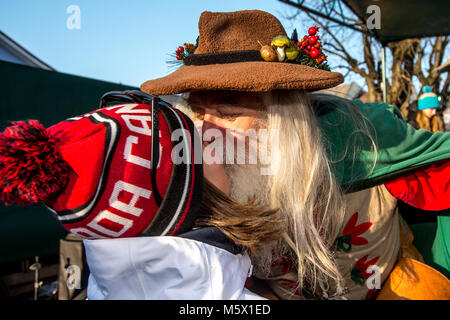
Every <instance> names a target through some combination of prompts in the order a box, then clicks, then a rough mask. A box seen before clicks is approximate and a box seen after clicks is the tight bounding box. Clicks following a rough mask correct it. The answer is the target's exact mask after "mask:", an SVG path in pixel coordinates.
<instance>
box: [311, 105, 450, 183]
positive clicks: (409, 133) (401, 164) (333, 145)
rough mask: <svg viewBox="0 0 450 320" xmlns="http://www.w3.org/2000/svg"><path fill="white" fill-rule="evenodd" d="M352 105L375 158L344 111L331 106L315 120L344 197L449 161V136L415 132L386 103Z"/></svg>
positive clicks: (397, 112) (420, 131) (449, 134)
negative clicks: (421, 168) (344, 190)
mask: <svg viewBox="0 0 450 320" xmlns="http://www.w3.org/2000/svg"><path fill="white" fill-rule="evenodd" d="M348 103H352V102H351V101H348ZM353 103H354V104H353V107H355V106H356V107H357V108H358V109H359V110H360V111H361V114H362V115H363V122H364V123H365V124H366V126H367V129H368V130H367V132H370V135H371V136H372V138H373V142H374V143H375V145H376V148H377V152H374V149H373V144H372V142H371V140H370V139H369V138H368V137H367V135H364V134H362V133H361V132H363V131H361V130H360V128H361V126H358V125H357V121H355V118H354V115H353V116H352V114H351V113H350V112H349V109H348V107H347V106H345V105H343V104H341V105H335V106H334V107H333V108H328V110H327V112H323V114H322V115H319V118H318V119H319V123H320V126H321V128H322V131H323V133H324V140H325V146H326V149H327V153H328V156H329V158H330V160H331V163H332V167H333V170H334V172H335V175H336V178H337V180H338V182H339V183H340V184H341V185H342V186H343V187H345V188H346V190H347V191H356V190H361V189H364V188H366V187H371V186H373V185H377V184H380V183H383V182H385V181H388V180H390V179H393V178H394V177H395V176H396V175H399V174H401V173H403V172H407V171H410V170H414V169H415V168H417V167H420V166H423V165H426V164H430V163H433V162H436V161H439V160H442V159H446V158H450V133H444V132H437V133H431V132H429V131H426V130H416V129H414V128H413V127H411V126H410V125H409V124H408V123H407V122H406V121H405V120H404V119H403V118H402V115H401V113H400V110H399V109H398V108H397V107H395V106H392V105H389V104H386V103H362V102H361V101H360V100H355V101H353Z"/></svg>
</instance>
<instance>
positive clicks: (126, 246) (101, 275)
mask: <svg viewBox="0 0 450 320" xmlns="http://www.w3.org/2000/svg"><path fill="white" fill-rule="evenodd" d="M101 106H102V108H101V109H98V110H95V111H93V112H90V113H88V114H84V115H82V116H79V117H74V118H70V119H67V120H65V121H63V122H60V123H58V124H56V125H54V126H52V127H50V128H48V129H46V128H44V126H42V124H40V123H39V122H38V121H36V120H30V121H24V122H15V123H13V125H12V126H11V127H9V128H7V129H6V130H5V131H4V132H3V133H0V140H1V141H3V142H4V143H5V145H7V146H8V148H4V149H3V150H4V152H5V154H2V157H0V168H4V170H2V171H1V172H0V178H1V179H0V181H2V183H3V184H0V187H2V192H1V198H0V200H3V201H4V202H5V203H6V204H12V203H15V204H21V205H23V204H33V203H35V202H38V201H42V202H43V203H44V204H45V205H46V206H47V207H48V208H49V209H50V210H51V211H52V212H53V214H54V216H55V217H56V218H57V219H59V221H60V222H61V223H62V225H63V226H64V227H65V228H66V229H67V230H69V231H70V232H72V233H74V234H77V235H78V236H81V237H82V238H83V239H84V245H85V249H86V257H87V263H88V265H89V269H90V272H91V273H90V277H89V282H88V289H87V298H88V299H90V300H95V299H262V298H261V297H259V296H257V295H256V294H253V293H251V292H250V291H248V290H247V289H245V283H246V280H247V278H248V277H249V276H251V274H252V271H251V270H252V267H251V262H250V258H249V255H248V253H249V252H250V253H251V252H253V251H254V250H256V249H257V248H258V247H259V246H261V245H263V244H264V243H265V242H269V241H274V240H276V239H278V238H279V237H280V233H281V231H280V230H281V226H280V228H278V229H277V228H274V227H273V225H274V224H275V223H279V221H278V220H277V219H278V218H277V215H275V214H273V213H274V211H273V210H272V211H268V210H265V209H264V208H258V207H257V206H254V205H253V204H252V203H248V204H239V203H237V202H234V201H233V200H231V199H230V198H229V196H228V194H229V182H228V180H227V178H226V175H225V171H224V169H223V167H222V165H210V166H208V165H205V166H203V164H202V161H198V158H197V157H198V152H199V151H200V153H201V150H202V149H201V146H202V143H201V141H200V138H199V135H198V133H197V131H196V129H195V127H194V124H193V122H192V121H191V119H189V117H187V116H186V115H185V114H183V113H182V112H181V111H179V110H178V109H176V108H173V107H172V106H171V105H170V104H168V103H166V102H164V101H162V100H160V99H159V98H157V97H155V96H151V95H148V94H145V93H142V92H140V91H126V92H112V93H108V94H106V95H104V96H103V97H102V102H101ZM157 133H159V134H157ZM199 146H200V148H199ZM180 150H181V151H180ZM87 155H88V156H87ZM177 157H179V158H177ZM201 159H202V158H201V157H200V160H201ZM180 160H181V161H180ZM207 179H211V180H212V181H214V184H212V183H210V182H208V180H207ZM249 226H251V227H249Z"/></svg>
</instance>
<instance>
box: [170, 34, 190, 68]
mask: <svg viewBox="0 0 450 320" xmlns="http://www.w3.org/2000/svg"><path fill="white" fill-rule="evenodd" d="M197 46H198V37H197V41H196V44H193V43H187V42H185V43H184V44H183V46H179V47H178V48H177V50H176V51H175V54H171V55H170V58H169V59H168V60H167V64H169V65H171V68H178V67H181V66H182V65H183V64H184V60H185V59H186V58H187V57H188V56H189V55H191V54H193V53H194V51H195V49H197Z"/></svg>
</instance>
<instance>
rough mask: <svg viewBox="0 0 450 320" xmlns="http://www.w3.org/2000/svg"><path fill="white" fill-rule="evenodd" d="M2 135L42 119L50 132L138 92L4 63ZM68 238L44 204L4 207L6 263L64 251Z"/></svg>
mask: <svg viewBox="0 0 450 320" xmlns="http://www.w3.org/2000/svg"><path fill="white" fill-rule="evenodd" d="M0 75H1V76H0V130H1V131H3V129H4V128H5V127H6V126H7V125H9V122H8V121H10V120H25V119H38V120H39V121H40V122H41V123H42V124H44V126H46V127H49V126H51V125H53V124H55V123H58V122H60V121H62V120H64V119H67V118H70V117H73V116H77V115H81V114H83V113H86V112H89V111H92V110H95V109H97V108H98V104H99V101H100V97H101V96H102V95H103V94H104V93H105V92H108V91H116V90H128V89H136V88H134V87H129V86H123V85H118V84H114V83H108V82H104V81H98V80H93V79H87V78H82V77H77V76H72V75H68V74H63V73H58V72H52V71H46V70H41V69H36V68H32V67H27V66H23V65H19V64H14V63H9V62H3V61H0ZM65 235H66V231H65V230H64V228H62V226H61V224H60V223H59V222H58V221H57V219H56V218H54V217H53V215H52V214H51V212H50V211H49V210H48V209H46V208H45V207H44V206H43V205H41V204H39V205H35V206H31V207H5V206H3V205H1V204H0V243H1V245H0V263H5V262H11V261H16V260H20V259H25V258H32V257H34V256H35V255H39V256H44V255H50V254H55V253H57V252H58V247H59V239H61V238H63V237H64V236H65Z"/></svg>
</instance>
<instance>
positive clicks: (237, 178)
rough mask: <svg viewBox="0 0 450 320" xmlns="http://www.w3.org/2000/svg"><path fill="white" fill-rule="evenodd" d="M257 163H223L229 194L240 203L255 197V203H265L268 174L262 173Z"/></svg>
mask: <svg viewBox="0 0 450 320" xmlns="http://www.w3.org/2000/svg"><path fill="white" fill-rule="evenodd" d="M260 168H261V167H260V165H257V164H229V165H225V172H226V173H227V176H228V178H229V179H230V196H231V198H233V199H234V200H236V201H237V202H240V203H247V202H248V201H250V200H252V199H253V198H255V200H256V203H258V204H265V203H266V200H267V194H268V191H269V190H268V188H269V186H268V179H267V178H268V176H265V175H262V174H261V170H260Z"/></svg>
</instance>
